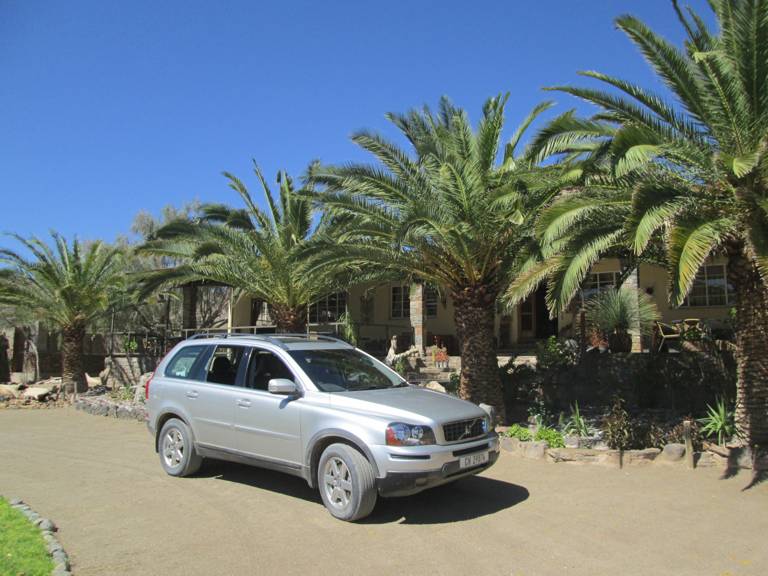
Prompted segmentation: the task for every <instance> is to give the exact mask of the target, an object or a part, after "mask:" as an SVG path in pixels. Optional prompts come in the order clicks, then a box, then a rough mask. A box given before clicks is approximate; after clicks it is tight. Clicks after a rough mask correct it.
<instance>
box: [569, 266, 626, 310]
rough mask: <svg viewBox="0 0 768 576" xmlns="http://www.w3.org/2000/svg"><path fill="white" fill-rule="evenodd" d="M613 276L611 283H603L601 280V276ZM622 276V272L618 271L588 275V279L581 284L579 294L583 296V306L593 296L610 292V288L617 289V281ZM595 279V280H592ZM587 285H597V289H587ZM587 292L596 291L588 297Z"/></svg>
mask: <svg viewBox="0 0 768 576" xmlns="http://www.w3.org/2000/svg"><path fill="white" fill-rule="evenodd" d="M608 274H610V275H611V281H610V282H607V281H606V282H602V281H601V279H600V276H601V275H608ZM620 275H621V272H618V271H616V270H604V271H601V272H590V273H589V274H587V277H586V278H584V281H583V282H582V283H581V287H580V288H579V294H581V304H582V306H583V305H584V304H585V303H586V302H587V300H589V299H590V298H592V297H593V296H596V295H599V294H600V293H601V292H604V291H605V290H608V289H610V288H616V279H617V278H618V277H619V276H620ZM593 277H595V279H596V281H595V280H592V278H593ZM587 283H591V284H593V285H595V286H596V287H595V288H586V287H585V286H586V285H587ZM586 290H594V292H593V293H591V294H589V295H588V296H587V295H586V294H585V291H586Z"/></svg>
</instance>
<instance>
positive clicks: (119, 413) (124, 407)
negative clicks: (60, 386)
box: [75, 396, 148, 422]
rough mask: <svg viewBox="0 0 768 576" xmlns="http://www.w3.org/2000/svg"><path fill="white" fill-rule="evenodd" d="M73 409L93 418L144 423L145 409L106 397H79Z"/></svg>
mask: <svg viewBox="0 0 768 576" xmlns="http://www.w3.org/2000/svg"><path fill="white" fill-rule="evenodd" d="M75 409H76V410H81V411H83V412H85V413H86V414H93V415H94V416H108V417H112V418H120V419H122V420H136V421H138V422H146V421H147V419H148V415H147V407H146V406H144V405H143V404H134V403H133V402H119V401H117V400H113V399H111V398H107V397H106V396H80V397H78V398H77V400H75Z"/></svg>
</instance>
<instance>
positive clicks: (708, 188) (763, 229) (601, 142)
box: [513, 0, 768, 446]
mask: <svg viewBox="0 0 768 576" xmlns="http://www.w3.org/2000/svg"><path fill="white" fill-rule="evenodd" d="M709 5H710V7H711V8H712V10H713V11H714V14H715V16H716V18H717V24H718V28H719V30H718V31H713V30H711V29H709V28H708V26H707V25H706V23H705V21H704V19H702V18H701V16H699V15H698V14H697V13H696V12H694V11H693V10H691V9H688V11H687V12H684V11H683V10H682V9H681V8H679V6H678V4H677V2H676V1H673V2H672V6H673V9H674V11H675V13H676V14H677V17H678V19H679V21H680V24H681V25H682V27H683V29H684V30H685V33H686V36H687V38H686V40H685V43H684V46H683V48H682V49H681V48H678V47H677V46H674V45H672V44H670V43H669V42H667V41H666V40H664V39H663V38H661V37H660V36H659V35H657V34H655V33H654V32H653V31H652V30H650V29H649V28H648V27H647V26H646V25H645V24H643V23H642V22H641V21H639V20H638V19H637V18H634V17H632V16H622V17H620V18H618V19H617V21H616V24H617V27H618V28H620V29H621V30H622V31H623V32H624V33H625V34H626V35H627V36H628V37H629V38H630V40H631V41H632V42H633V43H634V44H635V45H636V46H637V47H638V48H639V50H640V52H641V53H642V54H643V56H644V57H645V59H646V60H647V61H648V63H649V64H650V65H651V67H652V68H653V70H654V71H655V72H656V74H657V75H658V76H659V79H660V80H661V81H662V82H663V83H664V84H665V85H666V87H667V88H668V89H669V90H670V92H671V93H672V96H673V98H674V100H675V102H669V101H667V100H666V99H665V97H663V96H661V95H659V94H655V93H653V92H651V91H648V90H646V89H645V88H643V87H641V86H638V85H635V84H632V83H631V82H627V81H625V80H622V79H620V78H616V77H612V76H608V75H605V74H602V73H599V72H593V71H588V72H583V75H584V76H586V77H587V78H590V79H592V80H596V81H597V82H599V83H600V84H601V86H602V87H603V88H607V89H600V88H597V89H593V88H582V87H573V86H558V87H554V88H553V89H554V90H559V91H562V92H566V93H568V94H571V95H574V96H576V97H578V98H581V99H583V100H585V101H587V102H589V103H591V104H593V105H595V106H597V107H598V108H599V112H598V113H597V114H596V115H595V116H593V117H591V118H578V117H576V116H575V115H574V113H573V112H568V113H566V114H563V115H561V116H560V117H558V118H556V119H555V120H554V121H553V122H552V123H551V124H550V125H549V126H548V127H547V128H545V129H544V130H543V131H542V132H541V133H540V134H539V136H538V137H537V140H536V142H535V146H536V147H537V149H538V150H539V153H540V155H541V157H547V156H556V157H559V158H561V159H563V160H564V161H565V162H566V163H569V164H570V165H571V169H572V170H575V171H577V172H578V173H579V177H580V178H581V180H580V182H579V186H577V187H575V189H574V190H572V191H570V192H569V193H568V194H563V196H562V197H561V199H560V200H559V201H558V202H556V203H555V204H554V205H553V207H552V210H551V212H549V214H548V215H545V216H544V217H543V218H542V220H541V221H540V223H539V226H538V228H537V231H538V235H539V238H540V240H541V242H542V247H541V250H540V254H539V255H537V257H536V258H534V259H533V260H532V261H531V262H530V263H529V265H528V266H527V275H526V276H524V277H521V281H520V282H518V284H517V285H516V286H514V287H513V288H514V290H513V291H516V292H518V293H521V294H524V293H525V292H526V291H529V290H531V289H532V286H533V287H535V285H536V283H537V282H540V281H542V280H544V279H548V280H549V282H548V286H549V293H548V301H549V303H550V306H551V307H552V308H553V309H564V308H565V307H567V305H568V302H569V301H570V299H571V298H572V297H573V296H574V295H575V293H576V291H577V290H578V286H579V284H580V283H581V282H582V281H583V280H584V278H585V276H586V274H588V273H589V269H590V266H591V265H592V264H593V263H594V262H595V261H597V259H599V258H600V257H601V256H603V255H605V254H611V253H616V252H617V251H624V252H629V253H630V254H633V255H635V256H638V257H639V256H642V255H644V254H646V253H647V251H648V249H649V248H650V247H652V246H654V243H659V244H662V245H663V247H664V249H665V252H664V261H665V262H666V264H667V266H668V269H669V274H670V278H671V282H670V287H669V288H670V300H671V303H672V304H673V305H675V306H676V305H679V304H681V303H682V302H683V300H684V299H685V297H686V295H687V293H688V291H689V290H690V288H691V286H692V285H693V282H694V279H695V277H696V275H697V273H698V271H699V270H700V269H701V267H702V266H703V265H704V264H705V262H706V261H707V259H708V258H709V257H710V256H711V255H713V254H724V255H726V256H727V257H728V280H729V282H730V283H731V284H732V285H733V288H734V291H735V294H736V306H735V307H736V330H735V335H736V349H737V364H738V366H737V373H738V383H737V399H736V419H737V423H738V425H739V427H740V429H741V430H742V431H743V432H744V433H745V435H746V437H747V439H748V440H749V442H750V443H751V444H753V445H761V446H766V445H768V365H767V364H766V363H765V360H764V358H765V351H766V350H768V288H767V287H766V286H767V280H768V147H766V142H767V141H768V56H767V55H768V2H765V1H764V0H710V2H709Z"/></svg>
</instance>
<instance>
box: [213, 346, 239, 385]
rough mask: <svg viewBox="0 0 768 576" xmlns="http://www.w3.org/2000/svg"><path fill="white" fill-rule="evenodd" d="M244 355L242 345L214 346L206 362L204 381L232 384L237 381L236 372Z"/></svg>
mask: <svg viewBox="0 0 768 576" xmlns="http://www.w3.org/2000/svg"><path fill="white" fill-rule="evenodd" d="M244 355H245V348H244V347H243V346H216V350H215V351H214V352H213V355H212V356H211V359H210V361H209V362H208V371H207V373H206V378H205V380H206V382H212V383H214V384H227V385H229V386H232V385H234V384H235V383H236V382H237V372H238V370H239V369H240V363H241V362H242V360H243V357H244Z"/></svg>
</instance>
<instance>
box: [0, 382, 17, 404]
mask: <svg viewBox="0 0 768 576" xmlns="http://www.w3.org/2000/svg"><path fill="white" fill-rule="evenodd" d="M19 395H20V394H19V390H18V386H17V385H16V384H0V400H13V399H14V398H18V397H19Z"/></svg>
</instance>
